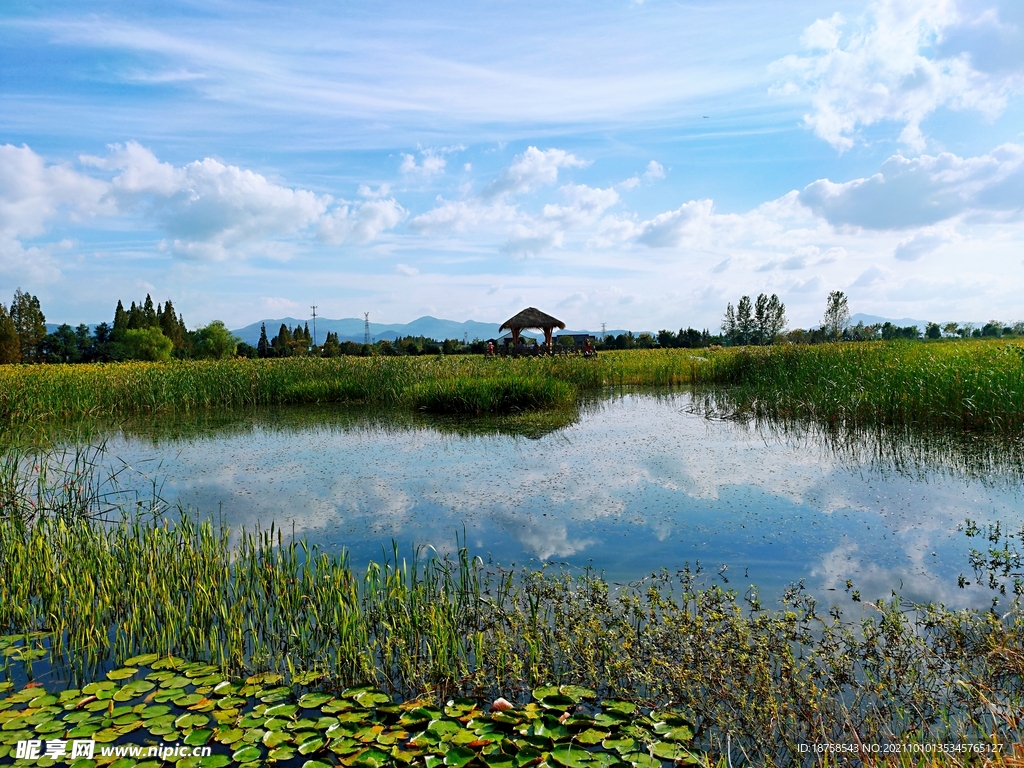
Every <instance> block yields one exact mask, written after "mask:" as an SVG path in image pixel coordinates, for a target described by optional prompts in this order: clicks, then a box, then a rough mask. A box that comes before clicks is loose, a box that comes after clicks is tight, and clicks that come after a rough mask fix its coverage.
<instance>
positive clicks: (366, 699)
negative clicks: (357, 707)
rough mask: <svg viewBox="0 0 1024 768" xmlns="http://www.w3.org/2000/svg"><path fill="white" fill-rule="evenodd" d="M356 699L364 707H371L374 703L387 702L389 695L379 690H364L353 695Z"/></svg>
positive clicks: (389, 698)
mask: <svg viewBox="0 0 1024 768" xmlns="http://www.w3.org/2000/svg"><path fill="white" fill-rule="evenodd" d="M355 699H356V701H358V702H359V703H360V704H362V705H363V706H364V707H372V706H374V705H375V704H387V703H388V702H389V701H391V697H390V696H388V695H387V694H386V693H381V692H380V691H364V692H363V693H360V694H359V695H357V696H356V697H355Z"/></svg>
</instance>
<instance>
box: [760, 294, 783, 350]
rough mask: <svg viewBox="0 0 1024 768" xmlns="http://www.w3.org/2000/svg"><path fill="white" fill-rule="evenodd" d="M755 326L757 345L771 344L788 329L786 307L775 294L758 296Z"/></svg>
mask: <svg viewBox="0 0 1024 768" xmlns="http://www.w3.org/2000/svg"><path fill="white" fill-rule="evenodd" d="M754 325H755V326H756V331H755V335H756V336H757V343H759V344H771V343H773V342H774V341H775V337H776V336H777V335H779V334H780V333H782V332H783V330H785V328H786V305H785V304H783V303H782V301H780V300H779V297H778V296H777V295H775V294H774V293H773V294H772V295H771V296H766V295H765V294H763V293H761V294H758V296H757V300H756V301H755V302H754Z"/></svg>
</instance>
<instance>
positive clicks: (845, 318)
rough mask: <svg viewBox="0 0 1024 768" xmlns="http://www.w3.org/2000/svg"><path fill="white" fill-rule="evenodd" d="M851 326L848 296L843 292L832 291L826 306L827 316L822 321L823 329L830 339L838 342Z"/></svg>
mask: <svg viewBox="0 0 1024 768" xmlns="http://www.w3.org/2000/svg"><path fill="white" fill-rule="evenodd" d="M849 324H850V307H849V302H848V301H847V298H846V294H845V293H843V292H842V291H832V292H831V293H830V294H829V295H828V300H827V301H826V304H825V316H824V317H823V318H822V321H821V327H822V329H824V331H825V333H826V334H827V335H828V337H829V338H830V339H832V340H834V341H838V340H839V338H840V337H841V336H842V334H843V331H844V330H845V329H846V326H848V325H849Z"/></svg>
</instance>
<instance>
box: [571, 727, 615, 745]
mask: <svg viewBox="0 0 1024 768" xmlns="http://www.w3.org/2000/svg"><path fill="white" fill-rule="evenodd" d="M608 735H609V734H608V731H599V730H597V729H596V728H587V730H585V731H583V732H582V733H578V734H576V741H578V742H579V743H580V744H587V745H588V746H593V745H594V744H600V743H601V742H602V741H604V740H605V739H607V738H608Z"/></svg>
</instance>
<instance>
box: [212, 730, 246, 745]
mask: <svg viewBox="0 0 1024 768" xmlns="http://www.w3.org/2000/svg"><path fill="white" fill-rule="evenodd" d="M244 735H245V731H243V730H242V729H241V728H228V729H226V730H223V731H217V732H216V736H214V741H216V742H217V743H218V744H234V743H235V742H236V741H241V740H242V736H244Z"/></svg>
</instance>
